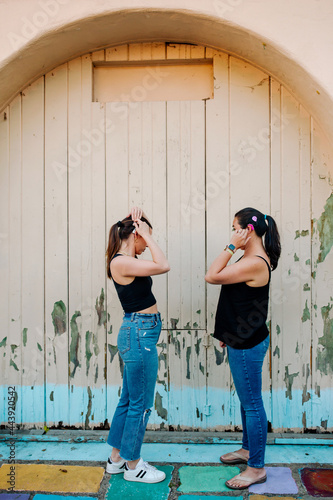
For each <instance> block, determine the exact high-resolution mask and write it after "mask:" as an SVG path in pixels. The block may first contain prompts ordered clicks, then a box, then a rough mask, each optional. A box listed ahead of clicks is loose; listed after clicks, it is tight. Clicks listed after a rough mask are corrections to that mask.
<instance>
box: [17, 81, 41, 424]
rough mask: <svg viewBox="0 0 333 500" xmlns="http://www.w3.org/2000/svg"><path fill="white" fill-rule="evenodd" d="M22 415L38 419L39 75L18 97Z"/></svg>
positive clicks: (29, 421) (35, 421) (25, 418)
mask: <svg viewBox="0 0 333 500" xmlns="http://www.w3.org/2000/svg"><path fill="white" fill-rule="evenodd" d="M22 153H23V154H22V228H24V230H23V231H22V277H21V280H22V328H23V330H22V358H21V362H22V374H23V380H24V391H25V402H24V405H23V407H22V420H23V422H26V423H27V424H28V425H30V426H35V425H37V426H39V427H41V426H42V425H43V424H44V420H45V415H44V404H43V403H44V398H45V394H44V370H45V338H44V78H43V77H42V78H39V80H37V81H36V82H35V83H33V84H32V85H30V86H29V87H27V88H26V89H25V91H24V94H23V97H22Z"/></svg>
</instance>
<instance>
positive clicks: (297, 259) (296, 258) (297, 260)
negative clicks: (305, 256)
mask: <svg viewBox="0 0 333 500" xmlns="http://www.w3.org/2000/svg"><path fill="white" fill-rule="evenodd" d="M294 261H295V262H299V257H297V255H296V253H294Z"/></svg>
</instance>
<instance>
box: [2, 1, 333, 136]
mask: <svg viewBox="0 0 333 500" xmlns="http://www.w3.org/2000/svg"><path fill="white" fill-rule="evenodd" d="M213 3H214V2H213ZM215 3H216V5H218V2H215ZM216 5H215V11H214V9H211V11H209V12H207V11H206V12H203V11H202V12H199V9H198V8H196V7H194V8H193V9H192V10H191V9H177V8H168V9H166V8H151V7H150V8H147V7H143V8H122V9H119V8H118V9H117V8H114V9H112V10H111V9H110V8H108V9H107V8H106V7H104V8H100V9H99V11H98V12H96V13H93V12H92V11H91V12H90V13H89V12H88V11H87V9H86V10H84V9H82V12H83V13H82V14H80V13H76V17H75V20H74V16H73V15H72V16H68V17H67V18H66V17H64V18H63V19H62V20H60V21H59V22H58V24H56V23H51V27H50V26H48V27H45V28H41V29H39V30H37V32H36V36H35V37H34V38H33V39H31V40H26V42H25V43H23V44H22V46H21V47H20V48H19V49H17V50H16V51H15V52H14V53H12V54H11V55H10V56H8V57H7V59H6V60H5V61H4V63H3V65H2V67H1V69H0V90H1V97H0V110H3V109H4V108H5V106H6V105H7V104H8V103H10V102H11V101H12V99H13V98H14V97H15V95H17V94H18V93H19V92H20V91H22V90H23V89H24V88H25V87H26V86H27V85H28V84H29V83H31V82H33V81H35V80H36V79H37V78H38V77H40V76H41V75H43V74H45V73H47V72H48V71H50V70H52V69H53V68H55V67H57V66H59V65H60V64H62V63H64V62H66V61H68V60H70V59H73V58H75V57H77V56H79V55H82V54H85V53H87V52H90V51H93V50H97V49H99V48H104V47H110V46H113V45H114V46H115V45H120V44H123V43H135V42H152V41H161V42H177V43H193V44H200V45H204V46H208V47H212V48H215V49H218V50H223V51H225V52H228V53H229V54H232V55H235V56H237V57H238V58H242V59H244V60H246V61H248V62H249V63H251V64H253V65H256V66H257V67H259V68H261V69H262V70H263V71H265V72H266V73H268V74H270V75H272V76H274V78H276V79H277V80H279V81H280V82H281V83H283V84H284V85H285V86H286V87H287V88H288V89H289V90H290V91H291V92H292V93H293V94H295V95H296V96H297V98H298V99H299V100H300V101H301V102H302V104H303V105H304V106H305V107H306V108H307V109H308V111H309V112H310V113H311V114H312V116H314V117H315V118H316V119H317V120H318V121H319V123H320V124H321V126H322V127H323V129H324V130H325V133H326V134H327V136H328V137H329V138H330V137H332V136H333V120H332V117H333V100H332V97H331V96H330V94H329V93H328V92H327V91H326V90H325V89H324V87H323V86H322V85H321V84H320V83H319V82H318V81H317V80H316V78H315V77H314V76H313V75H312V74H310V73H309V71H307V70H306V69H305V68H304V66H303V65H302V64H300V62H298V61H297V60H295V58H294V57H293V56H292V55H291V54H288V53H287V52H286V51H285V49H284V48H283V47H282V46H279V45H278V44H276V43H272V40H268V39H267V37H266V36H262V34H261V33H260V32H254V31H251V30H249V29H248V28H247V27H245V26H241V25H240V24H236V23H233V22H231V21H230V20H228V21H227V20H226V19H224V18H222V16H221V12H220V13H219V10H218V8H216ZM96 10H97V9H96ZM80 12H81V11H80ZM80 15H81V17H80ZM21 38H22V37H21Z"/></svg>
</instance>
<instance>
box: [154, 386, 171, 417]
mask: <svg viewBox="0 0 333 500" xmlns="http://www.w3.org/2000/svg"><path fill="white" fill-rule="evenodd" d="M162 400H163V397H162V396H161V395H160V393H159V392H158V391H156V395H155V410H156V411H157V415H158V416H159V417H161V418H163V420H167V419H168V410H167V409H166V408H163V404H162V403H163V401H162Z"/></svg>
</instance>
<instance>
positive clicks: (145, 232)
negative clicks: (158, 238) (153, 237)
mask: <svg viewBox="0 0 333 500" xmlns="http://www.w3.org/2000/svg"><path fill="white" fill-rule="evenodd" d="M133 225H134V227H135V231H136V233H137V234H138V235H139V236H141V237H142V238H143V239H144V240H145V239H146V237H147V236H150V227H149V226H148V224H147V222H144V221H142V220H141V219H137V220H136V221H134V222H133Z"/></svg>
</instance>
